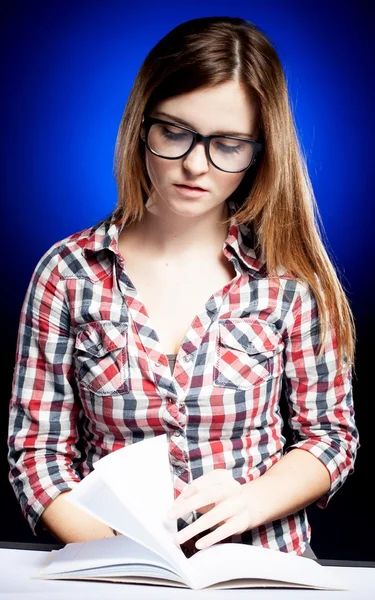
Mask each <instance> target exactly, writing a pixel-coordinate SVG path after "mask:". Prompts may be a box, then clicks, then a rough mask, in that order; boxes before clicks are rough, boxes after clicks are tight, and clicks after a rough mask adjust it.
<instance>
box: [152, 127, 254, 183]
mask: <svg viewBox="0 0 375 600" xmlns="http://www.w3.org/2000/svg"><path fill="white" fill-rule="evenodd" d="M192 142H193V134H192V133H190V131H186V130H185V129H181V128H180V127H177V126H173V125H165V124H163V123H153V124H152V125H151V128H150V130H149V135H148V144H149V146H150V148H151V149H152V150H153V151H154V152H155V153H156V154H159V155H160V156H162V157H164V158H178V157H179V156H182V155H183V154H185V152H187V151H188V149H189V148H190V146H191V144H192ZM253 153H254V150H253V147H252V146H251V144H248V143H246V142H241V141H240V140H236V139H228V138H214V139H212V140H211V142H210V155H211V159H212V161H213V162H214V163H215V165H216V166H217V167H219V169H223V170H225V171H240V170H241V169H246V167H248V166H249V164H250V163H251V161H252V158H253Z"/></svg>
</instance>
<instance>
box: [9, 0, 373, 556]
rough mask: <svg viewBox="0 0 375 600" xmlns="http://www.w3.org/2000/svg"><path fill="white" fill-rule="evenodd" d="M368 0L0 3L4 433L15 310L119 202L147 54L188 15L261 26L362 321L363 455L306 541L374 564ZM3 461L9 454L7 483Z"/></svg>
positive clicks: (324, 551)
mask: <svg viewBox="0 0 375 600" xmlns="http://www.w3.org/2000/svg"><path fill="white" fill-rule="evenodd" d="M371 4H372V3H371V2H358V1H357V2H356V3H355V4H352V3H346V2H339V1H333V2H330V1H322V0H319V1H315V2H311V1H310V0H309V1H304V2H302V1H301V2H288V1H285V2H284V1H276V0H275V1H268V2H267V1H265V2H263V1H262V2H260V1H259V0H258V1H257V2H252V1H249V0H247V1H242V2H241V1H238V0H231V2H229V1H228V0H226V1H224V2H223V1H218V0H215V1H205V2H204V3H202V2H201V1H199V2H198V1H192V0H190V1H189V2H188V3H186V2H185V3H182V4H181V5H178V4H177V2H174V3H167V2H163V1H158V2H144V1H142V0H139V1H138V2H126V1H113V0H107V1H102V2H95V1H91V2H89V1H79V0H78V1H76V2H71V1H64V2H63V1H56V2H37V1H34V2H18V1H14V2H5V3H4V4H3V7H2V9H1V13H2V15H1V16H2V18H1V21H2V26H1V27H2V35H1V47H2V66H1V75H2V76H1V81H2V94H1V103H2V111H1V117H2V138H1V141H2V143H1V162H0V168H1V178H0V184H1V208H2V220H1V232H2V235H1V244H2V254H1V256H2V261H1V275H2V278H1V281H2V284H3V285H2V295H1V296H2V325H3V352H4V354H3V358H2V363H1V364H2V371H3V372H4V378H5V383H6V390H5V391H6V393H4V394H3V409H2V410H3V413H2V414H3V419H2V422H3V423H4V425H3V429H2V441H4V440H5V431H6V425H5V422H6V418H7V417H6V415H7V412H6V411H7V402H8V397H9V394H10V385H11V377H12V370H13V366H14V365H13V360H14V352H15V344H16V334H17V328H18V318H19V311H20V308H21V304H22V300H23V297H24V294H25V291H26V287H27V285H28V282H29V279H30V276H31V273H32V270H33V269H34V267H35V264H36V262H37V261H38V259H39V258H40V256H41V255H42V253H44V252H45V251H46V250H47V248H48V247H49V246H50V245H52V244H53V243H54V242H55V241H57V240H59V239H61V238H63V237H65V236H67V235H69V234H70V233H73V232H75V231H78V230H81V229H83V228H86V227H88V226H90V225H92V224H94V223H95V222H96V221H97V220H99V219H101V218H103V217H104V216H106V215H107V214H108V213H109V212H110V211H111V210H112V209H113V207H114V205H115V203H116V187H115V183H114V178H113V167H112V163H113V152H114V144H115V138H116V134H117V128H118V125H119V122H120V119H121V115H122V112H123V109H124V106H125V103H126V99H127V96H128V94H129V91H130V89H131V87H132V84H133V81H134V78H135V76H136V74H137V71H138V69H139V68H140V66H141V63H142V61H143V60H144V58H145V56H146V54H147V53H148V52H149V50H150V49H151V48H152V47H153V46H154V44H155V43H156V42H157V41H158V40H159V39H160V38H161V37H162V36H163V35H165V34H166V33H167V32H168V31H169V30H170V29H172V28H173V27H174V26H176V25H177V24H179V23H180V22H182V21H185V20H188V19H192V18H195V17H201V16H210V15H230V16H240V17H243V18H245V19H248V20H250V21H253V22H254V23H255V24H257V25H258V26H259V27H261V29H263V31H264V32H265V33H266V34H267V35H268V36H269V37H270V38H271V40H272V41H273V43H274V45H275V46H276V49H277V50H278V52H279V55H280V58H281V60H282V63H283V65H284V68H285V73H286V76H287V80H288V85H289V89H290V95H291V103H292V107H293V111H294V115H295V120H296V124H297V129H298V132H299V135H300V139H301V143H302V146H303V150H304V153H305V155H306V158H307V164H308V168H309V171H310V175H311V178H312V182H313V186H314V189H315V192H316V198H317V203H318V207H319V210H320V213H321V216H322V221H323V224H324V229H325V241H326V244H327V248H328V250H329V253H330V255H331V257H332V260H333V261H334V264H335V265H336V267H337V268H338V270H339V272H340V274H341V279H342V282H343V284H344V287H345V289H346V291H347V293H348V297H349V299H350V302H351V304H352V307H353V310H354V313H355V318H356V322H357V327H358V350H357V352H358V358H357V373H358V376H357V379H356V380H355V382H354V384H355V393H356V400H357V412H358V422H359V425H360V427H361V433H362V450H361V451H360V454H359V458H358V469H357V472H356V474H355V475H354V476H352V477H351V478H350V481H348V482H347V484H346V485H345V486H344V488H343V490H342V491H340V492H339V494H338V495H337V497H335V498H334V499H333V500H332V503H331V505H330V506H329V507H328V509H327V510H326V511H315V510H314V509H313V510H312V517H311V519H312V522H313V526H314V537H313V541H314V540H315V548H316V551H318V552H319V553H320V556H322V557H327V558H331V557H333V558H335V557H337V558H368V559H369V558H370V557H371V556H370V555H371V553H372V558H373V559H374V552H373V548H372V543H371V544H370V543H369V542H368V541H367V533H368V529H369V528H370V529H371V527H372V537H374V533H375V532H374V519H373V518H372V515H370V508H369V507H370V504H369V501H368V500H367V494H366V489H367V480H366V478H365V475H366V471H367V470H368V468H369V467H370V465H369V459H368V458H367V456H368V454H369V453H370V439H371V430H372V427H371V424H372V419H373V418H374V407H373V405H374V400H373V393H372V392H371V388H372V385H371V384H372V380H370V369H369V365H370V363H369V358H368V357H369V352H370V335H371V337H372V335H373V333H374V328H373V326H372V316H373V313H372V311H371V309H372V308H373V306H374V303H373V296H372V295H371V293H370V287H371V284H372V273H373V267H374V234H373V229H374V220H373V215H374V211H373V208H372V207H373V202H374V179H373V175H372V172H373V168H374V166H373V160H374V152H373V144H374V141H373V135H374V118H373V112H374V106H375V102H374V91H373V89H374V81H373V75H372V71H373V56H374V55H375V53H374V42H373V41H371V40H373V29H372V27H373V26H372V19H371V18H370V13H371V9H370V5H371ZM371 79H372V81H371ZM371 167H372V169H371ZM4 340H5V341H4ZM371 347H372V344H371ZM3 390H4V387H3ZM4 447H5V446H4ZM3 456H4V453H3ZM366 460H368V464H366ZM6 469H7V467H6V464H5V460H4V459H3V473H5V475H4V477H6ZM5 487H6V488H7V486H5ZM8 492H9V503H10V504H11V505H12V509H11V510H12V514H13V513H14V526H13V525H12V527H11V529H9V531H8V530H7V529H5V530H4V531H3V532H0V538H3V539H26V538H27V537H28V538H30V535H31V534H29V532H28V528H27V526H26V525H25V524H24V523H23V520H22V518H21V516H20V513H19V509H18V505H17V506H16V504H15V500H14V499H13V496H12V492H11V491H9V490H8ZM8 492H7V493H8ZM366 503H367V504H366ZM367 510H368V512H366V511H367ZM2 527H3V526H2ZM365 531H366V532H367V533H366V534H365ZM370 537H371V536H370Z"/></svg>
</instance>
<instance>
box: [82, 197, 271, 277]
mask: <svg viewBox="0 0 375 600" xmlns="http://www.w3.org/2000/svg"><path fill="white" fill-rule="evenodd" d="M228 206H229V216H230V217H231V223H230V226H229V230H228V235H227V238H226V239H225V241H224V245H223V249H224V248H229V249H231V250H232V251H233V252H234V253H235V255H236V256H237V258H238V259H239V260H240V261H241V263H242V265H243V266H244V267H245V269H249V270H250V271H253V272H254V271H255V272H259V273H260V272H261V271H263V269H264V268H265V263H264V261H262V260H261V258H260V256H259V252H257V251H256V249H255V243H254V239H255V236H254V232H253V229H252V227H250V226H248V225H244V224H238V223H237V221H236V219H235V217H234V214H235V212H236V211H237V208H238V207H237V206H236V204H235V203H234V202H233V201H230V202H229V203H228ZM119 233H120V227H119V221H112V220H108V219H107V220H105V221H101V222H100V223H99V224H97V225H95V226H94V227H92V228H91V229H90V231H89V232H88V234H87V236H86V238H85V239H84V240H83V244H82V246H83V247H82V254H83V255H84V256H85V257H87V256H89V255H90V254H91V255H92V254H96V253H98V252H100V251H103V250H106V249H108V250H111V251H112V252H114V253H115V254H117V255H119V250H118V238H119Z"/></svg>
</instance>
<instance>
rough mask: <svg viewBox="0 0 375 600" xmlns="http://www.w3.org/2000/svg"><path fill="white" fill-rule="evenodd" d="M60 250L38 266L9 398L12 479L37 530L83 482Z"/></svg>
mask: <svg viewBox="0 0 375 600" xmlns="http://www.w3.org/2000/svg"><path fill="white" fill-rule="evenodd" d="M57 264H58V249H56V247H53V248H52V249H50V250H49V251H48V252H47V253H46V254H45V255H44V256H43V257H42V258H41V259H40V261H39V263H38V264H37V266H36V268H35V270H34V273H33V275H32V278H31V281H30V283H29V286H28V289H27V292H26V296H25V299H24V303H23V306H22V310H21V317H20V323H19V330H18V338H17V348H16V359H15V369H14V374H13V383H12V396H11V400H10V418H9V436H8V447H9V452H8V460H9V465H10V474H9V479H10V483H11V485H12V487H13V489H14V492H15V494H16V496H17V499H18V501H19V503H20V505H21V508H22V512H23V514H24V516H25V517H26V519H27V520H28V522H29V524H30V526H31V528H32V530H33V532H34V534H37V533H38V529H39V527H40V524H39V525H38V529H37V523H38V520H39V517H40V515H41V514H42V512H43V511H44V509H45V508H47V506H48V505H49V504H50V502H51V501H52V500H53V499H54V498H55V497H56V496H58V495H59V494H60V493H61V492H62V491H67V490H71V489H72V488H73V487H74V486H75V485H77V483H78V482H79V481H80V479H81V478H80V476H79V474H78V472H77V470H76V469H77V466H78V464H79V462H80V453H79V450H78V448H77V442H78V433H77V422H78V418H79V413H80V401H79V399H78V396H77V392H76V390H75V386H74V372H73V367H72V351H73V350H72V348H73V345H74V338H73V337H72V335H71V329H70V315H69V309H68V304H67V302H66V297H65V296H66V294H65V291H64V287H65V282H64V281H63V280H61V278H60V277H59V275H58V270H57Z"/></svg>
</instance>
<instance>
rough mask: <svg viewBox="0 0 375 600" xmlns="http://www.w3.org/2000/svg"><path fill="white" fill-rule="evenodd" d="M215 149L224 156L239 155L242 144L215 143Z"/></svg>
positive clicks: (242, 147)
mask: <svg viewBox="0 0 375 600" xmlns="http://www.w3.org/2000/svg"><path fill="white" fill-rule="evenodd" d="M215 146H216V149H217V150H219V151H220V152H223V153H224V154H239V153H240V152H241V151H242V150H243V149H244V144H235V145H234V144H233V143H230V142H225V143H224V142H216V143H215Z"/></svg>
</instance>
